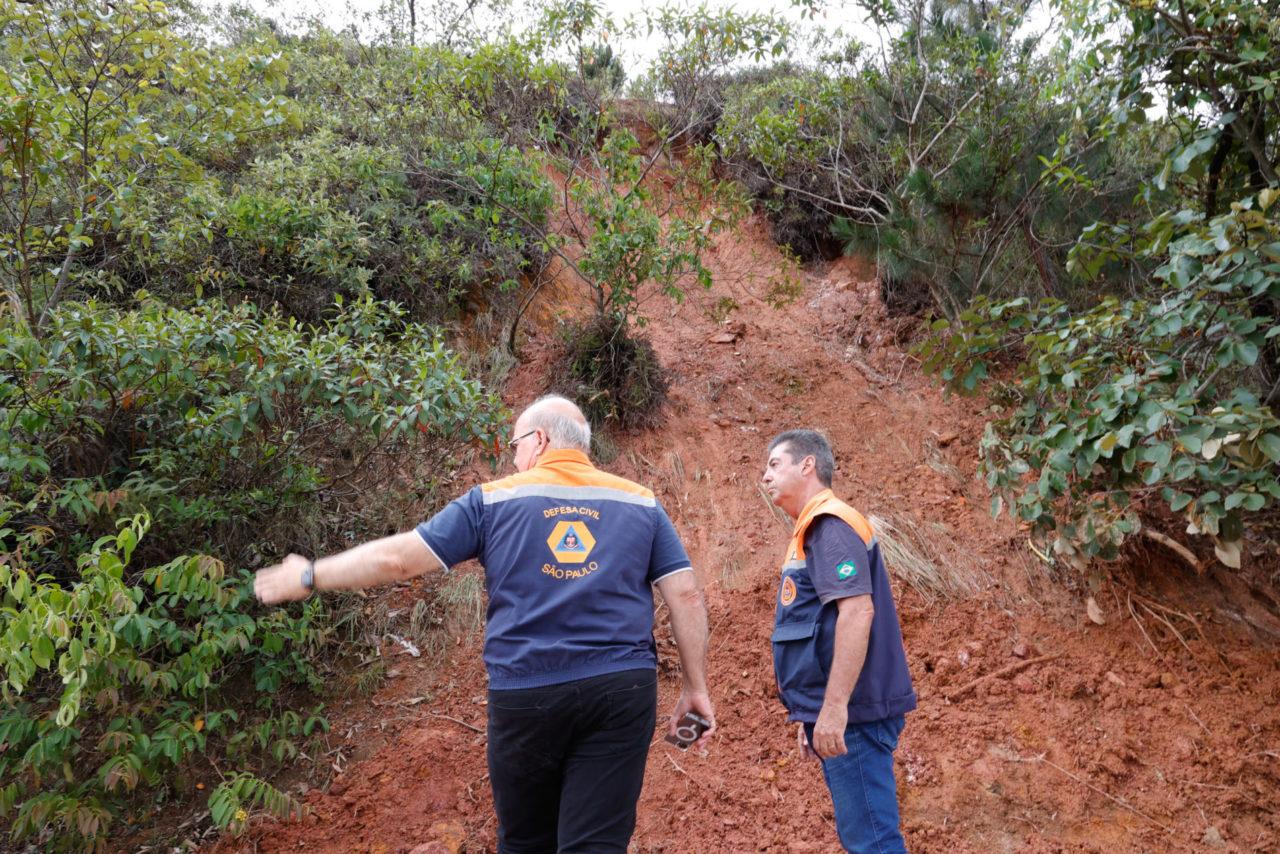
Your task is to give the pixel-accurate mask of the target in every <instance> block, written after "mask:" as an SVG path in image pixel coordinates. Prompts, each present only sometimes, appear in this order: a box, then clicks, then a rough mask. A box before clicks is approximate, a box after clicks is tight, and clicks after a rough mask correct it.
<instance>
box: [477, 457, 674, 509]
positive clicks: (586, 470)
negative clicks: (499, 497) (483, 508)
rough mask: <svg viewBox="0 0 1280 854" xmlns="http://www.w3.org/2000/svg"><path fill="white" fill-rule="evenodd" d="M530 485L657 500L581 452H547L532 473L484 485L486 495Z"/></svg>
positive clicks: (650, 492) (521, 473) (520, 474)
mask: <svg viewBox="0 0 1280 854" xmlns="http://www.w3.org/2000/svg"><path fill="white" fill-rule="evenodd" d="M528 486H567V487H586V488H592V487H596V488H601V489H610V490H613V491H615V492H621V493H625V494H627V495H633V496H636V497H639V498H644V499H647V500H653V497H654V496H653V491H652V490H650V489H646V488H645V487H643V486H641V485H640V484H638V483H633V482H631V481H629V480H627V479H626V478H623V477H618V476H617V475H614V474H609V473H608V472H604V471H600V469H598V468H596V467H595V466H593V465H592V464H591V461H590V460H589V459H588V458H587V455H586V454H584V453H582V452H581V451H566V450H554V451H547V452H546V453H544V454H543V455H542V457H541V458H540V459H539V460H538V464H537V465H536V466H534V467H533V468H531V469H529V470H528V471H522V472H518V473H516V474H513V475H508V476H507V477H504V478H500V479H498V480H491V481H489V482H488V483H484V484H481V485H480V490H481V492H483V493H484V494H486V495H488V494H492V493H496V492H503V491H509V490H513V489H518V488H520V487H528Z"/></svg>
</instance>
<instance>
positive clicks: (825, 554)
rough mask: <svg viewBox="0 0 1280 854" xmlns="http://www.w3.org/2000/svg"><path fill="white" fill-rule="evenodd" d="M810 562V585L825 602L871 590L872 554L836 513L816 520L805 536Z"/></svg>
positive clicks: (863, 593) (867, 592)
mask: <svg viewBox="0 0 1280 854" xmlns="http://www.w3.org/2000/svg"><path fill="white" fill-rule="evenodd" d="M805 551H806V552H808V553H809V557H810V560H811V561H812V563H811V567H812V574H813V586H814V589H815V590H816V591H817V593H818V598H819V599H820V600H821V601H822V603H823V604H824V605H825V604H826V603H828V602H833V601H835V600H836V599H845V598H848V597H850V596H862V595H869V594H870V593H871V556H870V555H869V554H868V552H867V544H866V543H864V542H863V541H862V538H861V537H859V536H858V534H857V532H856V531H854V530H853V528H851V527H849V524H848V523H847V522H845V521H844V520H843V519H840V518H839V517H836V516H830V515H824V516H822V517H820V518H819V519H818V520H817V521H815V522H814V523H813V525H812V527H810V529H809V534H808V536H806V537H805Z"/></svg>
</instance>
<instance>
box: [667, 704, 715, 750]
mask: <svg viewBox="0 0 1280 854" xmlns="http://www.w3.org/2000/svg"><path fill="white" fill-rule="evenodd" d="M710 726H711V721H709V720H707V719H706V718H704V717H702V715H698V714H694V713H693V712H685V713H684V717H682V718H681V719H680V720H679V721H678V722H677V723H676V731H675V734H674V735H671V734H668V735H667V737H666V739H665V740H666V741H667V742H669V743H671V744H674V745H675V746H676V747H678V748H680V749H681V750H688V749H689V745H691V744H693V743H694V742H695V741H697V740H698V739H700V738H702V734H703V733H704V732H706V731H707V729H708V728H709V727H710Z"/></svg>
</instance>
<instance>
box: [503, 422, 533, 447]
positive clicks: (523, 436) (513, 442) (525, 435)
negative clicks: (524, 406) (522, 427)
mask: <svg viewBox="0 0 1280 854" xmlns="http://www.w3.org/2000/svg"><path fill="white" fill-rule="evenodd" d="M537 432H538V428H537V427H534V428H533V429H532V430H530V431H529V432H528V433H521V434H520V435H519V436H516V437H515V438H514V439H512V440H511V441H510V442H508V443H507V450H508V451H514V450H515V449H516V445H519V444H520V442H521V440H523V439H527V438H529V437H530V436H532V435H533V434H534V433H537Z"/></svg>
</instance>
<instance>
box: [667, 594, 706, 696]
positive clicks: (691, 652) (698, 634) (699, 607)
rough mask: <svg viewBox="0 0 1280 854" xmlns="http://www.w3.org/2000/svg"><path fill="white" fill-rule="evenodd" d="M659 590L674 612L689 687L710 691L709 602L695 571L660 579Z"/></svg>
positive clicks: (673, 628) (674, 629)
mask: <svg viewBox="0 0 1280 854" xmlns="http://www.w3.org/2000/svg"><path fill="white" fill-rule="evenodd" d="M658 590H659V591H661V593H662V597H663V598H664V599H665V600H666V602H667V608H668V610H669V611H670V612H671V633H672V635H674V636H675V640H676V649H677V650H678V651H679V653H680V669H681V672H683V674H684V687H685V690H686V691H692V692H695V693H702V694H705V693H706V692H707V606H706V603H705V602H704V601H703V599H702V591H701V590H699V589H698V581H697V578H696V577H695V576H694V574H693V571H692V570H690V571H687V572H680V573H677V574H676V575H674V576H668V577H667V578H665V579H662V580H661V581H659V582H658Z"/></svg>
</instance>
